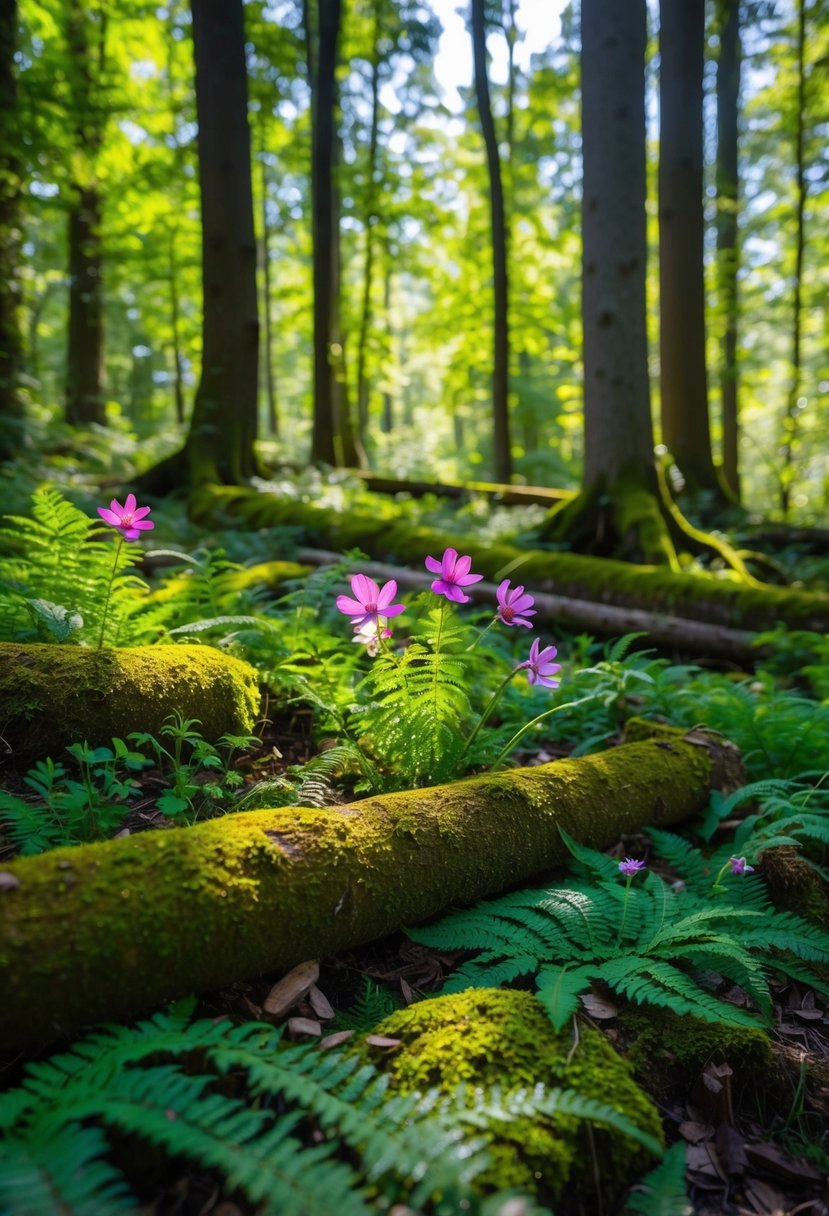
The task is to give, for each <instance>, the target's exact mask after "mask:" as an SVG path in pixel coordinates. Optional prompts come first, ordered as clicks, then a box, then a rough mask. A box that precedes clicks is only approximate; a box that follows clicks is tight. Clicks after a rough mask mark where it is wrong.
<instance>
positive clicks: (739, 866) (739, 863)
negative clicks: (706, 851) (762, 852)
mask: <svg viewBox="0 0 829 1216" xmlns="http://www.w3.org/2000/svg"><path fill="white" fill-rule="evenodd" d="M731 873H732V874H753V873H754V866H750V865H748V863H747V862H746V859H745V857H732V858H731Z"/></svg>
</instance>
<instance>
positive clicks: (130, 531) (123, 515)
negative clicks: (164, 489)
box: [98, 494, 155, 540]
mask: <svg viewBox="0 0 829 1216" xmlns="http://www.w3.org/2000/svg"><path fill="white" fill-rule="evenodd" d="M151 509H152V508H151V507H139V506H138V504H137V503H136V500H135V495H134V494H128V495H127V497H126V499H125V500H124V505H123V507H122V506H121V504H120V503H119V502H118V499H117V498H113V500H112V502H111V503H110V504H109V506H108V507H98V514H99V515H100V517H101V519H102V520H103V521H104V523H107V524H109V525H110V526H111V527H113V528H117V529H118V531H119V532H120V533H121V535H122V536H123V538H124V540H137V539H138V537H139V536H140V535H141V533H142V532H144V531H145V530H147V529H148V528H154V527H155V524H154V523H153V522H152V520H150V519H145V518H144V516H145V515H149V513H150V511H151Z"/></svg>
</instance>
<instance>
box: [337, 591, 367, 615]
mask: <svg viewBox="0 0 829 1216" xmlns="http://www.w3.org/2000/svg"><path fill="white" fill-rule="evenodd" d="M337 608H338V609H339V611H340V612H344V613H345V614H346V616H365V610H364V608H363V605H362V604H361V603H360V601H359V600H352V599H351V598H350V597H349V596H347V595H338V596H337Z"/></svg>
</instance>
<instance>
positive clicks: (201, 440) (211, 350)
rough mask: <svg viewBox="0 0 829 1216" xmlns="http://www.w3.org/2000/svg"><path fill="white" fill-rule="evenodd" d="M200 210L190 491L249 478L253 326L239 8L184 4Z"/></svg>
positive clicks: (235, 0)
mask: <svg viewBox="0 0 829 1216" xmlns="http://www.w3.org/2000/svg"><path fill="white" fill-rule="evenodd" d="M191 9H192V14H193V47H194V54H195V63H196V112H197V116H198V123H199V133H198V154H199V180H200V187H201V204H202V267H203V272H202V273H203V297H204V313H203V322H202V372H201V380H200V382H199V387H198V390H197V392H196V398H195V401H194V404H193V415H192V418H191V422H190V432H189V434H188V437H187V442H186V445H185V454H186V460H187V465H188V467H189V472H190V480H191V483H194V484H195V483H198V482H201V481H220V482H226V483H229V484H238V483H239V482H242V481H244V480H246V479H247V478H248V477H250V476H251V475H252V474H253V473H255V472H256V462H255V457H254V447H253V445H254V442H255V440H256V430H257V426H256V403H257V387H258V374H259V368H258V362H259V320H258V316H257V298H256V237H255V234H254V226H253V195H252V189H251V160H250V130H249V127H248V115H247V68H246V63H245V31H244V18H243V5H242V0H191Z"/></svg>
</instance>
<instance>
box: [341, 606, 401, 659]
mask: <svg viewBox="0 0 829 1216" xmlns="http://www.w3.org/2000/svg"><path fill="white" fill-rule="evenodd" d="M387 625H388V621H387V620H386V618H385V617H384V616H378V617H377V619H376V621H375V620H370V621H366V622H365V623H364V624H362V625H355V626H354V637H353V638H352V639H351V640H352V642H358V643H359V644H360V645H363V646H365V648H366V654H370V655H371V657H372V658H374V656H375V655H376V654H379V653H380V649H381V641H380V639H381V638H390V637H391V636H392V633H391V630H390V629H388V628H387Z"/></svg>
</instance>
